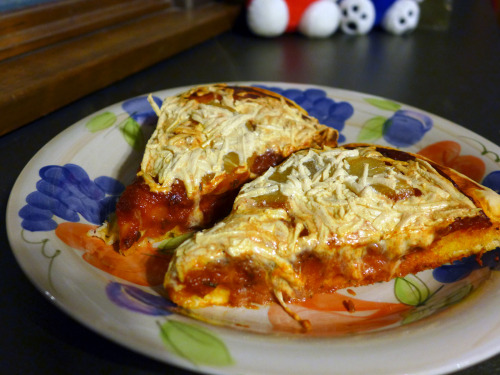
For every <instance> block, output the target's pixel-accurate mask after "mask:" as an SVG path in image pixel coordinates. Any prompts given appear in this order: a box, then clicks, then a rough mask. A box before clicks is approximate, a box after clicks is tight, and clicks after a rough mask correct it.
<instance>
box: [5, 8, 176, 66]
mask: <svg viewBox="0 0 500 375" xmlns="http://www.w3.org/2000/svg"><path fill="white" fill-rule="evenodd" d="M170 5H171V2H170V1H168V0H99V1H97V0H65V1H61V2H56V3H48V4H45V5H41V6H37V7H33V8H28V9H24V10H21V11H17V12H9V13H5V14H1V13H0V60H4V59H6V58H9V57H12V56H16V55H19V54H21V53H25V52H28V51H32V50H34V49H37V48H41V47H44V46H47V45H49V44H53V43H56V42H60V41H63V40H66V39H69V38H72V37H74V36H77V35H82V34H85V33H89V32H92V31H95V30H98V29H101V28H103V27H106V26H110V25H114V24H117V23H120V22H124V21H127V20H130V19H133V18H137V17H141V16H143V15H146V14H148V13H152V12H156V11H159V10H161V9H166V8H168V7H169V6H170Z"/></svg>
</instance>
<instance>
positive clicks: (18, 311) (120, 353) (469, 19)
mask: <svg viewBox="0 0 500 375" xmlns="http://www.w3.org/2000/svg"><path fill="white" fill-rule="evenodd" d="M428 1H430V0H428ZM432 1H434V0H432ZM2 74H8V72H0V76H1V75H2ZM221 81H222V82H227V81H281V82H297V83H309V84H318V85H326V86H331V87H337V88H342V89H348V90H354V91H360V92H364V93H369V94H373V95H378V96H382V97H387V98H390V99H394V100H396V101H399V102H403V103H406V104H410V105H412V106H414V107H417V108H420V109H423V110H425V111H429V112H431V113H434V114H437V115H439V116H441V117H444V118H447V119H449V120H451V121H452V122H454V123H457V124H460V125H462V126H464V127H466V128H468V129H471V130H473V131H474V132H476V133H478V134H480V135H482V136H484V137H486V138H488V139H490V140H491V141H493V142H494V143H496V144H500V126H499V121H500V27H499V25H498V24H497V23H496V19H495V15H494V14H493V12H492V9H491V6H490V3H489V1H484V0H481V1H456V2H454V3H453V12H452V17H451V21H450V26H449V28H448V29H447V30H440V31H436V30H429V29H427V30H417V31H416V32H414V33H412V34H410V35H407V36H405V37H396V36H392V35H389V34H387V33H384V32H382V31H378V30H374V31H372V32H371V33H370V34H369V35H366V36H359V37H350V36H347V35H344V34H341V33H340V32H339V33H337V34H335V35H334V36H332V37H331V38H328V39H325V40H311V39H307V38H305V37H301V36H298V35H284V36H282V37H279V38H275V39H269V40H267V39H259V38H255V37H253V36H252V35H250V34H249V33H248V32H246V31H245V29H244V28H243V27H236V28H235V30H233V31H231V32H228V33H225V34H223V35H220V36H218V37H216V38H214V39H211V40H209V41H207V42H205V43H203V44H201V45H198V46H196V47H194V48H192V49H190V50H188V51H186V52H183V53H181V54H179V55H176V56H174V57H172V58H170V59H167V60H165V61H162V62H161V63H159V64H157V65H155V66H153V67H151V68H149V69H146V70H144V71H142V72H140V73H138V74H135V75H133V76H131V77H129V78H127V79H124V80H123V81H120V82H117V83H116V84H114V85H112V86H110V87H108V88H106V89H103V90H100V91H98V92H95V93H93V94H92V95H89V96H87V97H85V98H83V99H81V100H78V101H77V102H75V103H73V104H71V105H68V106H67V107H64V108H62V109H60V110H58V111H57V112H54V113H52V114H50V115H48V116H45V117H43V118H40V119H39V120H37V121H35V122H33V123H31V124H29V125H27V126H25V127H23V128H21V129H18V130H16V131H14V132H12V133H10V134H7V135H5V136H3V137H1V138H0V160H1V162H0V170H1V172H2V173H1V175H2V178H1V180H0V194H1V197H0V211H1V214H2V217H3V218H5V212H6V206H7V201H8V197H9V193H10V190H11V188H12V186H13V184H14V182H15V180H16V178H17V176H18V175H19V173H20V172H21V170H22V169H23V167H24V166H25V165H26V163H27V162H28V161H29V160H30V159H31V158H32V157H33V156H34V154H35V153H36V152H37V151H38V150H39V149H40V148H41V147H43V146H44V145H45V144H46V143H47V142H48V141H49V140H51V139H52V138H53V137H54V136H56V135H57V134H58V133H59V132H61V131H62V130H63V129H65V128H67V127H68V126H70V125H72V124H73V123H75V122H76V121H78V120H80V119H81V118H83V117H85V116H87V115H89V114H92V113H94V112H96V111H97V110H99V109H102V108H103V107H106V106H108V105H111V104H114V103H116V102H119V101H122V100H124V99H127V98H130V97H133V96H136V95H140V94H144V93H148V92H152V91H156V90H161V89H165V88H171V87H177V86H184V85H190V84H199V83H205V82H221ZM69 84H70V83H69ZM26 110H29V108H27V109H26ZM0 241H1V252H0V270H1V280H2V281H1V282H0V373H1V374H72V375H78V374H120V375H128V374H130V375H139V374H144V375H146V374H189V373H190V372H188V371H185V370H182V369H178V368H175V367H171V366H168V365H166V364H164V363H160V362H157V361H155V360H152V359H149V358H147V357H144V356H142V355H140V354H136V353H135V352H132V351H129V350H128V349H125V348H123V347H121V346H119V345H117V344H115V343H113V342H111V341H108V340H107V339H105V338H103V337H101V336H100V335H99V334H96V333H94V332H93V331H91V330H89V329H87V328H85V327H84V326H82V325H80V324H79V323H77V322H76V321H74V320H73V319H72V318H70V317H69V316H67V315H66V314H65V313H63V312H61V311H60V310H59V309H58V308H56V307H55V306H54V305H52V304H51V302H50V301H49V300H47V299H46V298H45V297H44V296H43V295H42V294H41V293H39V291H38V290H37V289H36V288H35V287H34V286H33V285H32V284H31V283H30V282H29V281H28V279H27V278H26V276H25V275H24V274H23V272H22V271H21V269H20V268H19V266H18V265H17V263H16V261H15V259H14V256H13V254H12V252H11V249H10V245H9V243H8V240H7V234H6V229H5V225H2V226H1V228H0ZM499 307H500V301H499ZM464 339H467V338H464ZM450 344H452V343H450ZM419 355H421V354H419ZM457 370H459V368H457ZM457 374H461V375H473V374H474V375H477V374H500V355H497V356H495V357H493V358H490V359H487V360H485V361H484V362H482V363H479V364H475V365H473V366H471V367H469V368H466V369H461V370H460V371H458V372H457Z"/></svg>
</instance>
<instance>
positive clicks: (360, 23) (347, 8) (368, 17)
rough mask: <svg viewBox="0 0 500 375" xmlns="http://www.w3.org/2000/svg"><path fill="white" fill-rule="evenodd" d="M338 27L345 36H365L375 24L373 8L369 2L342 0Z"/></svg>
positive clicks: (366, 0) (368, 0) (363, 0)
mask: <svg viewBox="0 0 500 375" xmlns="http://www.w3.org/2000/svg"><path fill="white" fill-rule="evenodd" d="M340 11H341V19H340V27H341V29H342V31H343V32H344V33H346V34H351V35H355V34H366V33H368V32H369V31H370V30H371V29H372V27H373V24H374V23H375V6H374V5H373V3H372V2H371V1H370V0H343V1H342V2H341V3H340Z"/></svg>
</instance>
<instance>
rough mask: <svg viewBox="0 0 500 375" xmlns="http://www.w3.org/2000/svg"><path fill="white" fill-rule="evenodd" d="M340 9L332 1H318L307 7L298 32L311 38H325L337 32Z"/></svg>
mask: <svg viewBox="0 0 500 375" xmlns="http://www.w3.org/2000/svg"><path fill="white" fill-rule="evenodd" d="M339 24H340V9H339V6H338V5H337V3H335V2H334V1H333V0H318V1H316V2H314V3H312V4H311V5H309V6H308V7H307V9H306V11H305V12H304V14H303V15H302V17H301V19H300V22H299V26H298V30H299V31H300V32H301V33H302V34H304V35H306V36H308V37H311V38H327V37H329V36H330V35H332V34H333V33H334V32H335V31H337V29H338V27H339Z"/></svg>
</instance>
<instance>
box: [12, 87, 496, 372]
mask: <svg viewBox="0 0 500 375" xmlns="http://www.w3.org/2000/svg"><path fill="white" fill-rule="evenodd" d="M242 84H246V85H255V84H258V85H261V86H265V87H267V88H270V89H272V90H275V91H277V92H280V93H282V94H283V95H285V96H287V97H289V98H291V99H293V100H295V101H297V102H298V103H299V104H301V105H302V106H303V107H304V108H306V109H307V110H308V111H309V113H310V114H311V115H314V116H316V117H318V119H319V120H320V122H322V123H324V124H327V125H329V126H332V127H335V128H336V129H338V130H339V132H340V134H341V136H340V140H339V141H340V144H343V143H347V142H349V143H350V142H368V143H377V144H382V145H389V146H393V147H399V148H401V149H403V150H406V151H411V152H415V153H417V152H421V153H422V154H425V155H426V156H428V157H430V158H431V159H434V160H436V161H438V162H441V163H444V164H446V165H448V166H450V167H453V168H456V169H457V170H459V171H461V172H462V173H464V174H467V175H469V176H470V177H471V178H474V179H476V180H477V181H480V182H482V183H483V184H485V185H487V186H489V187H491V188H493V189H494V190H497V191H498V190H499V189H500V171H499V169H500V168H499V162H500V148H499V147H498V146H496V145H494V144H493V143H491V142H489V141H488V140H486V139H484V138H482V137H481V136H479V135H477V134H475V133H473V132H471V131H469V130H467V129H464V128H462V127H460V126H459V125H456V124H453V123H451V122H449V121H447V120H445V119H442V118H440V117H437V116H434V115H432V114H429V113H427V112H425V111H422V110H419V109H416V108H413V107H410V106H408V105H405V104H401V103H397V102H394V101H392V100H387V99H383V98H379V97H373V96H371V95H368V94H363V93H356V92H350V91H345V90H339V89H334V88H328V87H317V86H314V87H313V86H309V85H301V84H287V83H255V82H246V83H242ZM185 89H187V88H186V87H183V88H176V89H169V90H164V91H160V92H156V93H154V94H153V95H154V98H155V100H156V101H157V102H158V103H159V104H161V100H162V99H164V98H165V97H166V96H170V95H174V94H176V93H178V92H181V91H184V90H185ZM155 121H156V116H155V114H154V112H153V111H152V110H151V107H150V105H149V103H148V102H147V100H146V97H137V98H132V99H130V100H127V101H124V102H122V103H118V104H116V105H113V106H110V107H108V108H105V109H103V110H101V111H99V112H97V113H95V114H93V115H91V116H89V117H87V118H85V119H82V120H81V121H79V122H77V123H76V124H74V125H72V126H70V127H68V129H67V130H65V131H64V132H62V133H61V134H59V135H58V136H57V137H55V138H54V139H53V140H52V141H51V142H49V143H48V144H47V145H46V146H45V147H44V148H43V149H42V150H40V151H39V152H38V153H37V154H36V155H35V156H34V157H33V159H32V160H31V161H30V162H29V163H28V165H27V166H26V167H25V169H24V170H23V172H22V173H21V175H20V176H19V178H18V180H17V182H16V184H15V186H14V188H13V190H12V193H11V197H10V200H9V204H8V209H7V232H8V236H9V240H10V243H11V247H12V250H13V252H14V254H15V256H16V259H17V261H18V262H19V264H20V265H21V267H22V269H23V270H24V272H25V273H26V275H27V276H28V277H29V278H30V280H31V281H32V282H33V283H34V284H35V285H36V286H37V287H38V288H39V290H40V291H42V292H43V293H44V294H45V295H46V296H47V297H48V298H50V299H51V300H52V301H53V302H54V303H55V304H56V305H57V306H58V307H59V308H61V309H62V310H64V311H65V312H66V313H68V314H69V315H70V316H72V317H73V318H75V319H76V320H77V321H79V322H81V323H82V324H85V325H86V326H88V327H89V328H91V329H93V330H95V331H97V332H99V333H101V334H102V335H104V336H106V337H108V338H109V339H111V340H113V341H115V342H117V343H120V344H122V345H124V346H126V347H128V348H130V349H133V350H135V351H138V352H141V353H143V354H145V355H148V356H151V357H153V358H156V359H159V360H161V361H165V362H168V363H172V364H175V365H177V366H181V367H184V368H187V369H191V370H195V371H201V372H206V373H214V374H269V375H271V374H297V375H299V374H300V375H303V374H342V375H349V374H367V373H369V374H384V375H388V374H402V373H405V374H434V373H435V374H438V373H443V372H449V371H453V370H459V369H461V368H463V367H466V366H469V365H471V364H474V363H476V362H478V361H480V360H483V359H486V358H488V357H490V356H492V355H494V354H496V353H497V352H499V351H500V314H498V301H499V297H500V272H499V271H498V270H497V269H498V268H499V267H498V250H497V251H494V252H491V253H489V254H488V256H486V257H484V259H483V266H482V267H480V266H479V265H478V264H477V262H475V261H474V260H471V259H467V260H464V261H463V262H459V263H457V264H454V265H451V266H445V267H440V268H439V269H436V270H434V271H426V272H423V273H420V274H418V275H416V276H408V277H405V278H404V279H396V280H394V281H392V282H389V283H381V284H376V285H372V286H368V287H362V288H353V289H349V290H343V291H338V292H337V293H335V294H333V295H322V296H318V297H317V298H315V299H313V300H311V301H306V302H305V303H303V304H300V305H296V306H291V308H292V309H294V310H295V311H297V312H298V313H299V314H300V315H301V316H302V317H303V318H307V319H309V320H310V321H311V323H312V325H313V329H312V330H311V331H310V332H308V333H302V332H300V329H299V327H298V326H297V324H296V322H294V321H293V320H291V319H290V318H289V317H288V316H287V315H286V314H284V313H283V311H282V309H281V308H279V307H278V306H270V307H263V308H260V309H254V310H244V309H226V308H207V309H201V310H200V311H193V312H191V313H192V315H194V316H197V317H199V318H200V319H198V320H195V319H192V318H190V317H186V316H184V315H181V314H179V313H178V310H177V309H176V306H174V305H173V304H172V303H171V302H169V301H168V300H166V299H165V298H163V297H162V296H160V293H161V288H159V287H158V284H161V276H162V272H163V268H162V267H164V266H165V263H163V264H162V261H163V260H162V259H161V258H160V259H159V260H157V261H156V263H155V264H156V265H155V267H157V268H155V269H153V271H151V272H150V273H146V272H145V270H146V269H148V270H150V269H151V264H150V263H148V262H149V260H150V259H151V256H149V255H147V254H146V255H142V256H139V257H138V258H137V259H133V260H131V261H130V262H129V263H120V262H121V260H119V259H118V260H117V255H116V254H114V253H113V252H112V251H110V249H109V248H107V247H106V246H104V245H102V244H100V243H99V241H97V242H96V241H93V240H90V239H89V237H88V236H87V235H86V233H87V231H88V230H89V229H90V228H93V227H95V226H97V225H99V224H100V223H101V222H102V221H103V219H104V218H105V217H106V215H107V214H108V213H110V212H112V211H113V208H114V203H115V202H116V199H117V197H118V196H119V194H120V193H121V192H122V190H123V188H124V186H125V185H126V184H128V183H129V182H130V181H131V179H132V178H133V176H134V174H135V171H136V170H137V167H138V165H139V163H140V160H141V157H142V150H143V149H144V145H145V142H146V140H147V138H148V137H149V135H150V134H151V133H152V131H153V129H154V125H155ZM153 268H154V267H153ZM257 359H258V360H257Z"/></svg>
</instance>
